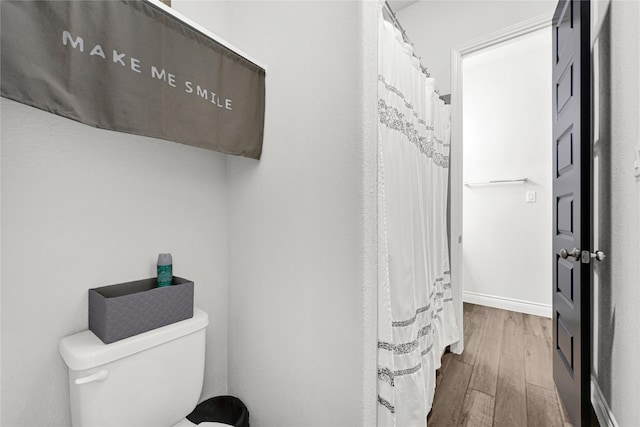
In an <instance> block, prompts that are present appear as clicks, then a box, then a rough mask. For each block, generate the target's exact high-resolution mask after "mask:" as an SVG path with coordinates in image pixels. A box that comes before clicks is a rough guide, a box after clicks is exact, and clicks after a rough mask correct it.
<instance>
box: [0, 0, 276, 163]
mask: <svg viewBox="0 0 640 427" xmlns="http://www.w3.org/2000/svg"><path fill="white" fill-rule="evenodd" d="M0 3H1V11H0V12H1V18H2V25H1V37H0V39H1V47H0V48H1V55H2V58H1V60H2V70H1V75H2V85H1V93H2V96H3V97H6V98H10V99H13V100H15V101H18V102H22V103H24V104H28V105H31V106H33V107H36V108H40V109H42V110H45V111H49V112H52V113H55V114H58V115H60V116H64V117H67V118H70V119H73V120H77V121H80V122H82V123H86V124H88V125H91V126H95V127H99V128H103V129H110V130H115V131H120V132H127V133H132V134H137V135H145V136H151V137H156V138H162V139H167V140H170V141H175V142H179V143H183V144H189V145H193V146H197V147H202V148H206V149H209V150H215V151H219V152H222V153H228V154H235V155H240V156H245V157H249V158H253V159H259V158H260V154H261V152H262V138H263V130H264V102H265V71H264V69H262V68H261V67H259V66H257V65H255V64H254V63H252V62H250V61H249V60H247V59H245V58H244V57H242V56H240V55H238V54H237V53H234V52H233V51H232V50H230V49H228V48H227V47H225V46H223V45H222V44H220V43H218V42H216V41H215V40H213V39H211V38H210V37H208V36H206V35H205V34H203V33H201V32H199V31H198V30H196V29H194V28H193V27H191V26H189V25H187V24H186V23H184V22H183V21H181V20H180V19H178V18H176V17H175V16H173V15H172V14H171V13H169V12H167V11H165V10H162V8H161V7H158V6H156V5H155V4H153V3H150V2H147V1H2V2H0Z"/></svg>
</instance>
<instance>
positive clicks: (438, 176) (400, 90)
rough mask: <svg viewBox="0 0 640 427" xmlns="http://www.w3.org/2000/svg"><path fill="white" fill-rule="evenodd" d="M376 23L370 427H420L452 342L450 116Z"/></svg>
mask: <svg viewBox="0 0 640 427" xmlns="http://www.w3.org/2000/svg"><path fill="white" fill-rule="evenodd" d="M411 52H412V50H411V47H410V46H409V45H407V44H405V43H404V41H403V39H402V35H401V33H400V31H398V30H397V29H396V28H395V27H394V26H393V25H392V24H390V23H388V22H386V21H385V20H384V19H383V18H382V13H380V23H379V59H378V73H379V75H378V115H379V121H378V170H379V175H378V206H379V208H378V209H379V213H378V218H379V219H378V237H379V238H378V241H379V251H378V257H379V263H378V265H379V271H378V283H379V289H378V426H380V427H383V426H384V427H386V426H397V427H412V426H420V427H424V426H425V424H426V416H427V414H428V412H429V410H430V409H431V404H432V402H433V394H434V390H435V370H436V369H437V368H439V367H440V358H441V356H442V354H443V351H444V349H445V347H446V346H448V345H450V344H452V343H454V342H457V341H458V339H459V332H458V329H457V326H456V319H455V314H454V307H453V302H452V293H451V283H450V279H449V255H448V244H447V228H446V226H447V225H446V199H447V186H448V182H447V170H448V165H449V136H450V125H449V118H450V109H449V106H447V105H445V104H444V102H442V101H441V100H440V98H439V96H438V94H437V93H436V92H435V81H434V79H432V78H428V77H427V76H426V75H425V74H424V73H423V72H422V71H421V69H420V64H419V61H418V60H417V59H415V58H414V57H413V56H412V54H411Z"/></svg>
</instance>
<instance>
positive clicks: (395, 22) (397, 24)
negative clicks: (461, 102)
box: [383, 0, 431, 77]
mask: <svg viewBox="0 0 640 427" xmlns="http://www.w3.org/2000/svg"><path fill="white" fill-rule="evenodd" d="M383 10H384V11H386V12H387V14H388V15H389V17H390V18H391V23H392V24H393V25H394V26H395V27H396V28H397V29H398V30H400V32H401V33H402V38H403V39H404V41H405V43H408V44H409V45H410V46H411V51H412V52H411V53H412V55H413V57H414V58H416V59H417V60H418V62H419V63H420V69H421V70H422V72H423V73H425V74H426V75H427V77H431V74H429V70H427V67H425V66H424V65H422V58H421V57H419V56H418V55H417V54H416V49H415V45H414V44H413V43H411V40H410V39H409V36H408V35H407V32H406V31H405V30H404V28H402V24H400V21H398V17H397V16H396V13H395V12H394V11H393V9H391V6H390V5H389V2H388V1H386V0H385V2H384V9H383Z"/></svg>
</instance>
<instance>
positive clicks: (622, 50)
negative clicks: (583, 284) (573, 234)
mask: <svg viewBox="0 0 640 427" xmlns="http://www.w3.org/2000/svg"><path fill="white" fill-rule="evenodd" d="M592 13H594V14H595V19H593V20H592V22H593V21H601V22H602V24H603V25H602V26H601V27H600V32H599V33H598V32H597V29H596V28H594V27H592V31H594V33H595V34H594V36H597V40H596V44H595V47H594V50H593V52H594V55H593V57H592V59H593V64H594V72H595V75H594V82H595V83H594V85H595V87H594V97H595V98H594V147H595V149H594V151H595V160H594V161H595V166H594V175H595V176H594V185H595V189H594V194H595V197H596V202H597V204H598V208H597V209H595V215H596V217H595V226H596V231H595V236H594V243H595V247H594V248H593V249H594V250H595V249H599V250H602V251H604V252H605V253H606V255H607V258H605V259H604V260H603V261H601V262H599V263H596V264H595V266H594V270H595V277H594V289H593V297H594V312H593V316H594V318H593V339H594V342H593V375H594V377H595V381H596V384H597V386H598V388H599V392H600V393H601V396H602V398H603V399H604V401H605V402H604V403H605V404H606V405H604V406H606V407H605V408H604V411H605V414H604V416H605V420H607V422H611V421H615V422H617V425H619V426H627V425H636V424H637V423H638V419H640V406H639V405H638V402H640V388H639V387H638V384H639V383H640V370H638V369H637V355H638V354H639V353H640V340H638V325H639V324H640V312H639V311H638V307H639V306H640V287H639V286H638V282H639V279H638V278H639V277H640V263H638V259H640V177H638V176H636V174H640V168H638V169H636V168H635V167H634V163H635V160H636V158H637V157H636V156H637V153H638V150H640V122H639V121H638V117H640V34H639V33H638V27H639V26H640V4H639V3H638V2H626V1H598V2H592ZM596 403H598V402H596ZM600 403H602V402H600ZM601 421H602V420H601ZM603 425H606V424H603Z"/></svg>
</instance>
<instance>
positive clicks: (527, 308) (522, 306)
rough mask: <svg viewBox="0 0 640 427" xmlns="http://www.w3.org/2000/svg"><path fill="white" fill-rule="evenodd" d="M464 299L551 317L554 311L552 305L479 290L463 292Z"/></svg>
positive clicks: (473, 302) (479, 303) (474, 302)
mask: <svg viewBox="0 0 640 427" xmlns="http://www.w3.org/2000/svg"><path fill="white" fill-rule="evenodd" d="M462 301H464V302H469V303H471V304H478V305H486V306H489V307H494V308H501V309H503V310H511V311H517V312H519V313H527V314H534V315H536V316H542V317H548V318H551V317H552V314H553V311H552V309H551V306H550V305H547V304H540V303H537V302H529V301H522V300H519V299H513V298H505V297H498V296H494V295H486V294H479V293H477V292H469V291H463V292H462Z"/></svg>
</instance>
